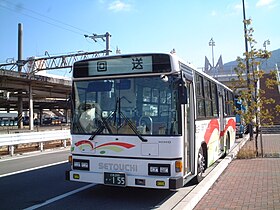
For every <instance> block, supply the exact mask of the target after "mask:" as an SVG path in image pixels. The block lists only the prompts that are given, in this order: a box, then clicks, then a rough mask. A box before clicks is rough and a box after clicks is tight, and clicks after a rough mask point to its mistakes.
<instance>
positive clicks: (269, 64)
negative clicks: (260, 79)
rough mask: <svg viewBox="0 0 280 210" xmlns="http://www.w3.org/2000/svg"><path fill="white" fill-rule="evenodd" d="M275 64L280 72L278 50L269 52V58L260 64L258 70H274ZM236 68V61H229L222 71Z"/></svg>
mask: <svg viewBox="0 0 280 210" xmlns="http://www.w3.org/2000/svg"><path fill="white" fill-rule="evenodd" d="M276 64H277V66H278V69H279V70H280V49H277V50H273V51H271V57H270V58H269V59H267V60H266V61H264V62H263V63H262V64H261V66H260V69H262V70H264V71H266V72H267V71H271V70H275V69H276ZM236 66H237V61H230V62H228V63H225V64H224V65H223V70H224V71H225V72H226V71H232V70H233V68H234V67H236Z"/></svg>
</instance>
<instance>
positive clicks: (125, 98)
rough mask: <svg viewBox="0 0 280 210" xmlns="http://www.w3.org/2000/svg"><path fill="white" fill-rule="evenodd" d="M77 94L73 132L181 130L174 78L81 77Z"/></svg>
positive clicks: (157, 132) (162, 132) (160, 132)
mask: <svg viewBox="0 0 280 210" xmlns="http://www.w3.org/2000/svg"><path fill="white" fill-rule="evenodd" d="M74 95H75V97H74V98H75V99H74V107H73V120H72V133H76V134H94V133H95V134H97V132H98V134H114V135H115V134H122V135H123V134H126V135H135V134H137V135H138V134H141V135H178V134H179V132H178V114H177V98H178V95H177V90H176V86H175V85H174V84H173V83H172V80H171V79H170V80H168V82H167V81H163V80H161V79H160V77H159V76H157V77H145V78H130V79H113V80H91V81H78V82H75V83H74ZM138 136H139V135H138Z"/></svg>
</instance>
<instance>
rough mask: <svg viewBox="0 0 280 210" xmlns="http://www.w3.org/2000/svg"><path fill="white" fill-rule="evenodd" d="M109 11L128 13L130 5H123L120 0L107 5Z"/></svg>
mask: <svg viewBox="0 0 280 210" xmlns="http://www.w3.org/2000/svg"><path fill="white" fill-rule="evenodd" d="M108 9H109V10H111V11H114V12H120V11H130V10H131V5H130V4H127V3H124V2H122V1H120V0H116V1H113V2H112V3H110V4H109V7H108Z"/></svg>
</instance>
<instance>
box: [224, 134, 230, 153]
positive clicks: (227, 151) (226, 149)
mask: <svg viewBox="0 0 280 210" xmlns="http://www.w3.org/2000/svg"><path fill="white" fill-rule="evenodd" d="M225 147H226V148H225V156H227V154H228V153H229V150H230V136H229V133H227V137H226V146H225Z"/></svg>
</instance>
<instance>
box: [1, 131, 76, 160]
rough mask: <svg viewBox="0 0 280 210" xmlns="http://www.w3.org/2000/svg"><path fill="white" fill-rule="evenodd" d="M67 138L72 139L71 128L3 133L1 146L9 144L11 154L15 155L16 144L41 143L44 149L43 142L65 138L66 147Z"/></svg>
mask: <svg viewBox="0 0 280 210" xmlns="http://www.w3.org/2000/svg"><path fill="white" fill-rule="evenodd" d="M67 139H71V134H70V130H56V131H42V132H30V133H16V134H3V135H0V147H2V146H9V151H10V155H14V146H15V145H19V144H29V143H40V150H41V151H43V142H46V141H53V140H64V141H63V146H64V147H66V140H67Z"/></svg>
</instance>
